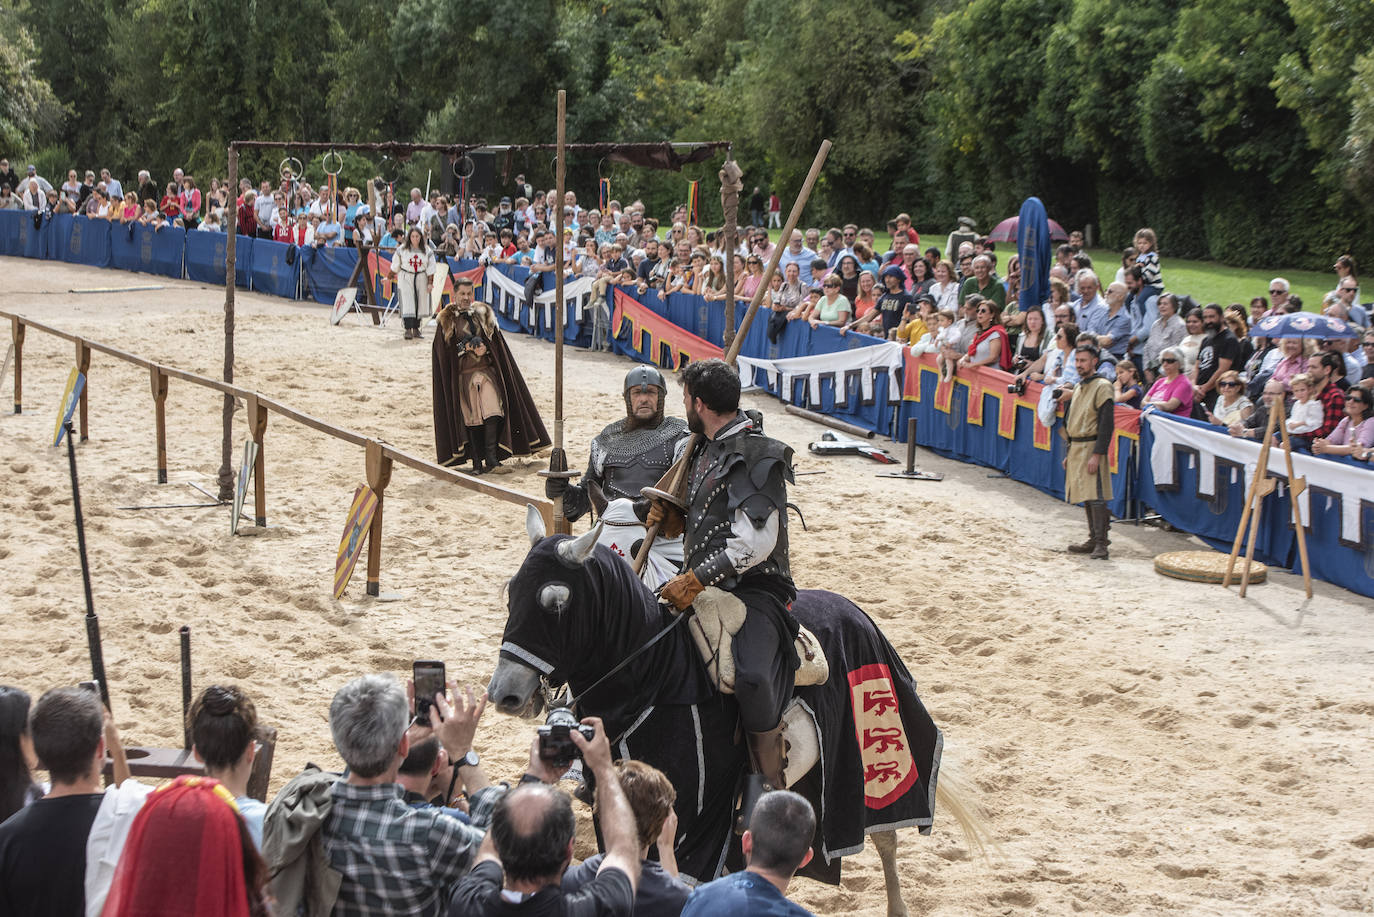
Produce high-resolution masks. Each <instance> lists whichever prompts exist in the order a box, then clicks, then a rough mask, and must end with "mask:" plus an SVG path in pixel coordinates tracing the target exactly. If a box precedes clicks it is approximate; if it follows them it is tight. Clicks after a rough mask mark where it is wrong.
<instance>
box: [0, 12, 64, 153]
mask: <svg viewBox="0 0 1374 917" xmlns="http://www.w3.org/2000/svg"><path fill="white" fill-rule="evenodd" d="M36 52H37V49H36V48H35V46H34V43H33V39H31V38H30V37H29V33H28V30H27V29H25V28H24V27H23V26H22V25H21V24H20V23H18V22H16V21H15V17H14V15H13V14H12V13H11V12H10V11H7V10H0V86H4V87H5V92H4V94H3V95H0V149H6V150H16V151H17V150H32V149H34V148H36V147H37V146H40V145H41V144H43V143H47V142H49V141H51V140H55V139H57V137H58V134H59V132H60V130H61V127H62V120H63V117H64V115H65V114H66V111H65V109H64V108H63V106H62V104H61V103H60V102H59V101H58V100H57V96H56V95H55V94H54V93H53V90H52V87H51V86H49V85H48V83H47V81H46V80H44V79H43V78H42V77H40V76H38V74H37V72H36V70H37V68H36V67H35V65H34V55H35V54H36Z"/></svg>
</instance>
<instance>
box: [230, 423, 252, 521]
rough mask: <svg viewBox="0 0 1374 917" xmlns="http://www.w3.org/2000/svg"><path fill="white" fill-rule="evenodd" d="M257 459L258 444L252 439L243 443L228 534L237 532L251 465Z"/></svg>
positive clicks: (250, 473) (246, 493) (250, 477)
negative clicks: (241, 462) (241, 460)
mask: <svg viewBox="0 0 1374 917" xmlns="http://www.w3.org/2000/svg"><path fill="white" fill-rule="evenodd" d="M257 461H258V444H257V443H255V442H254V441H253V440H251V439H249V440H245V441H244V443H243V464H242V465H241V466H239V483H238V486H237V487H235V488H234V515H233V516H232V517H231V521H230V523H229V534H231V535H237V534H238V533H239V517H240V516H242V515H243V501H244V499H245V498H246V497H247V496H248V482H249V481H250V480H251V479H252V477H253V467H254V466H255V465H256V464H257Z"/></svg>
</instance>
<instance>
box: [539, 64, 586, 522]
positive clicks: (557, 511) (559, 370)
mask: <svg viewBox="0 0 1374 917" xmlns="http://www.w3.org/2000/svg"><path fill="white" fill-rule="evenodd" d="M567 107H568V93H567V90H564V89H560V90H558V159H557V161H556V163H555V166H554V188H555V189H556V190H555V192H554V193H555V195H556V196H557V198H558V200H557V201H555V202H554V207H553V209H554V232H555V234H556V236H555V239H554V246H555V248H554V256H553V265H554V267H553V272H554V280H553V315H554V319H553V451H551V452H550V453H549V469H548V471H541V472H540V476H541V477H545V478H562V479H563V480H565V481H568V480H571V479H572V478H575V477H577V475H578V472H576V471H569V470H568V453H567V452H565V451H564V449H563V322H564V319H565V316H564V308H563V252H564V249H565V247H566V246H565V245H564V242H563V194H564V191H563V186H564V183H565V182H566V180H567V165H566V163H565V160H564V153H565V152H566V151H567V142H568V116H567ZM553 534H555V535H559V534H562V535H570V534H572V526H571V525H570V524H569V523H568V520H567V519H565V518H564V517H563V498H562V497H561V496H560V497H559V498H558V499H556V500H554V501H553Z"/></svg>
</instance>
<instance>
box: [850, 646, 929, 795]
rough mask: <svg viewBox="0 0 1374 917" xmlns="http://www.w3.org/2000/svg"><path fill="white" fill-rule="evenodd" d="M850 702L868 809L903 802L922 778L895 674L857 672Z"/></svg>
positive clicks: (881, 668) (868, 668)
mask: <svg viewBox="0 0 1374 917" xmlns="http://www.w3.org/2000/svg"><path fill="white" fill-rule="evenodd" d="M849 698H850V709H851V710H852V711H853V715H854V737H855V738H856V739H858V741H859V756H860V758H861V760H862V761H863V765H864V805H865V806H867V807H868V808H870V809H881V808H884V807H885V806H889V805H891V804H892V803H894V802H896V801H897V800H898V799H901V798H902V794H903V793H905V792H906V791H907V790H909V789H911V786H912V784H914V783H915V782H916V781H917V779H919V778H920V776H921V774H920V771H919V770H918V769H917V767H916V761H915V759H914V758H912V756H911V746H910V743H909V742H908V741H907V735H906V727H905V726H903V724H902V713H901V711H900V710H899V709H898V708H897V692H896V690H895V688H894V687H893V685H892V672H891V671H889V670H888V667H887V666H886V665H883V664H882V663H874V664H872V665H865V666H860V667H859V668H857V669H854V670H853V671H852V672H850V673H849Z"/></svg>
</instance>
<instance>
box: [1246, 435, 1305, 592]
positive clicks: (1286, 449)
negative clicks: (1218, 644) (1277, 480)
mask: <svg viewBox="0 0 1374 917" xmlns="http://www.w3.org/2000/svg"><path fill="white" fill-rule="evenodd" d="M1280 429H1281V430H1282V431H1283V461H1284V464H1285V465H1286V466H1287V468H1288V502H1289V504H1290V508H1291V510H1292V512H1293V527H1294V528H1295V529H1297V536H1298V557H1300V558H1301V559H1302V585H1303V588H1304V589H1305V590H1307V597H1308V598H1309V599H1310V598H1312V570H1311V567H1309V566H1308V565H1307V530H1306V529H1304V528H1303V524H1302V508H1301V507H1300V506H1298V496H1299V495H1300V494H1301V493H1302V492H1303V491H1305V490H1307V478H1300V477H1297V476H1296V475H1295V474H1294V473H1293V444H1292V441H1291V440H1290V439H1289V438H1288V427H1286V426H1284V427H1280ZM1308 513H1309V514H1310V513H1311V509H1310V508H1309V509H1308ZM1244 594H1245V593H1244V592H1242V593H1241V595H1244Z"/></svg>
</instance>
